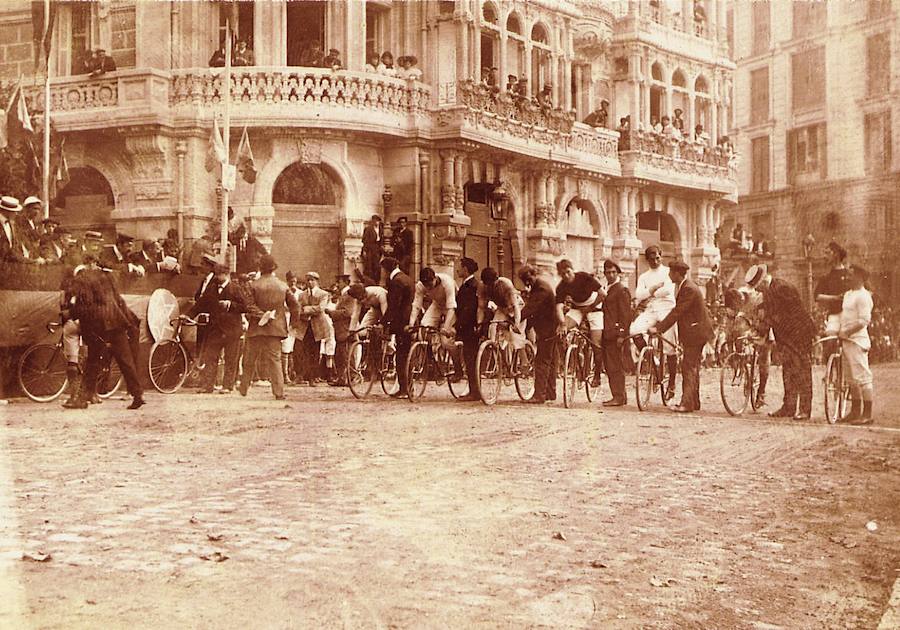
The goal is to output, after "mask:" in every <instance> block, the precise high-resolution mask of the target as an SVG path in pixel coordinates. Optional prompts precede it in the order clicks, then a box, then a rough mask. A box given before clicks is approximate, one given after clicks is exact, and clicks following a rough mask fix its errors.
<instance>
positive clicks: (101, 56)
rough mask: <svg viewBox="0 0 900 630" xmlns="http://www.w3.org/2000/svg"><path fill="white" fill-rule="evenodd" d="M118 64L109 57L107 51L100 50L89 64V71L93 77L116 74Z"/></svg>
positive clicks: (95, 52) (96, 51)
mask: <svg viewBox="0 0 900 630" xmlns="http://www.w3.org/2000/svg"><path fill="white" fill-rule="evenodd" d="M115 69H116V62H115V60H114V59H113V58H112V57H109V56H107V54H106V50H104V49H103V48H98V49H97V50H95V51H94V54H93V55H92V56H91V58H90V59H89V60H88V62H87V71H88V74H89V75H90V76H91V77H99V76H100V75H101V74H105V73H107V72H114V71H115Z"/></svg>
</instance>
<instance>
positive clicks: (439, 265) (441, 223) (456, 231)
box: [428, 214, 472, 276]
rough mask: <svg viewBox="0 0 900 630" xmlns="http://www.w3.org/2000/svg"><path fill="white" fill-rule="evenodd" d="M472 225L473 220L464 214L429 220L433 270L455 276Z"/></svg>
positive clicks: (437, 216)
mask: <svg viewBox="0 0 900 630" xmlns="http://www.w3.org/2000/svg"><path fill="white" fill-rule="evenodd" d="M471 224H472V220H471V219H470V218H469V217H467V216H466V215H464V214H459V215H453V214H437V215H433V216H432V217H431V218H430V219H429V221H428V225H429V228H430V230H431V267H432V269H434V270H435V271H436V272H438V273H446V274H450V275H451V276H452V275H453V272H454V268H455V266H456V261H457V260H459V259H460V258H462V255H463V243H464V242H465V240H466V233H467V228H468V227H469V226H470V225H471Z"/></svg>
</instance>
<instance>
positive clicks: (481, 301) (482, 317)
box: [477, 267, 525, 341]
mask: <svg viewBox="0 0 900 630" xmlns="http://www.w3.org/2000/svg"><path fill="white" fill-rule="evenodd" d="M523 306H525V301H524V300H523V299H522V296H521V295H519V292H518V291H516V287H515V286H513V283H512V280H510V279H509V278H504V277H502V276H500V275H499V274H498V273H497V270H496V269H494V268H493V267H485V268H484V269H482V270H481V287H479V290H478V316H477V321H478V325H479V327H482V328H486V324H488V323H490V322H492V321H493V322H512V325H513V326H514V327H515V328H516V329H517V330H520V331H521V330H522V307H523ZM482 334H484V333H482ZM503 335H505V336H506V339H507V341H510V340H511V336H510V333H509V332H508V331H504V332H503Z"/></svg>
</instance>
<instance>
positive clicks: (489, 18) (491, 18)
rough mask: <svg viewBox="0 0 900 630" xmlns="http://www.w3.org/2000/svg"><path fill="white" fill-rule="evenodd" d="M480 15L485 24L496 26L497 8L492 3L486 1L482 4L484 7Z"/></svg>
mask: <svg viewBox="0 0 900 630" xmlns="http://www.w3.org/2000/svg"><path fill="white" fill-rule="evenodd" d="M481 16H482V19H483V20H484V21H485V22H486V23H487V24H494V25H495V26H496V25H497V24H498V23H499V19H498V18H497V10H496V9H495V8H494V5H492V4H488V3H486V4H485V5H484V8H483V9H482V10H481Z"/></svg>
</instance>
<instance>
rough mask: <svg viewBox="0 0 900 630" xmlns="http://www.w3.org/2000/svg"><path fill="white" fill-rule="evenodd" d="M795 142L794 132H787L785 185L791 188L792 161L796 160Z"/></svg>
mask: <svg viewBox="0 0 900 630" xmlns="http://www.w3.org/2000/svg"><path fill="white" fill-rule="evenodd" d="M795 141H796V132H794V131H788V132H787V142H786V146H787V183H788V186H792V185H793V184H794V172H795V170H796V169H795V167H794V160H795V159H796V155H797V150H796V148H795V147H794V143H795Z"/></svg>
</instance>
